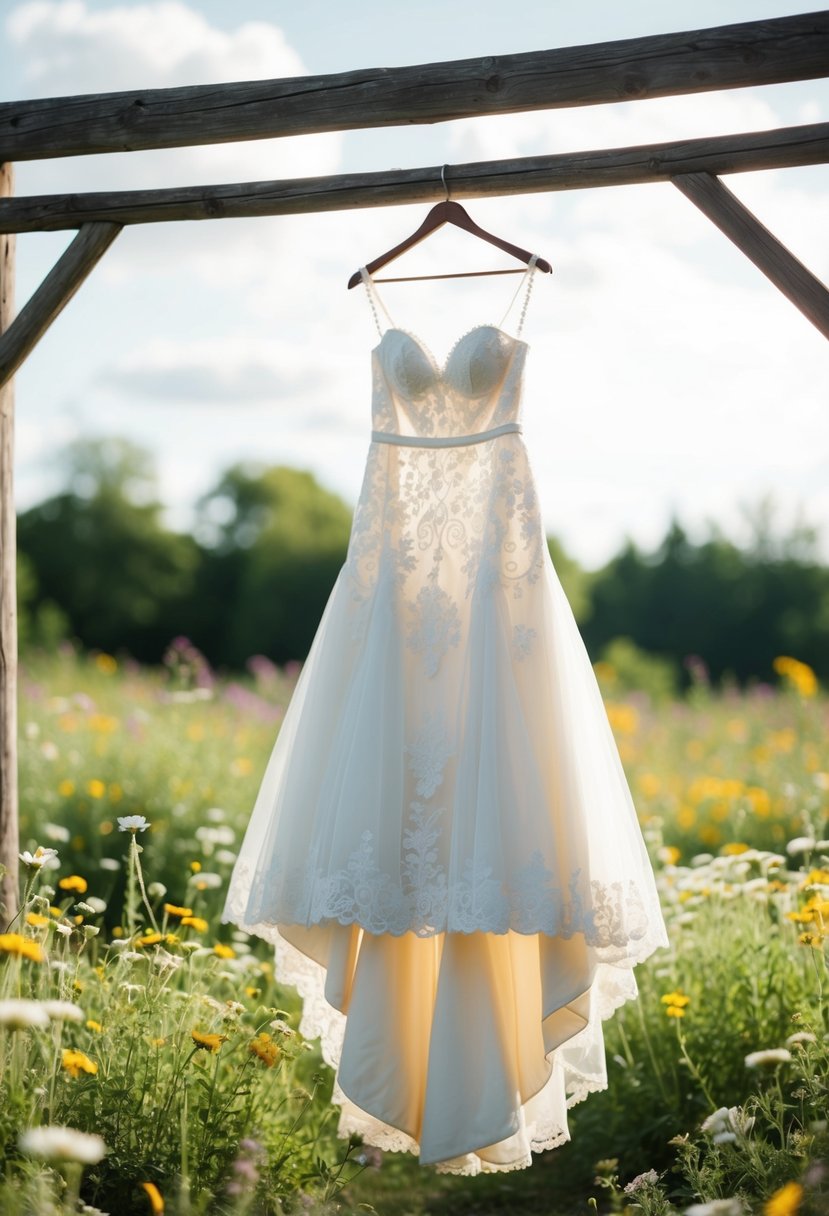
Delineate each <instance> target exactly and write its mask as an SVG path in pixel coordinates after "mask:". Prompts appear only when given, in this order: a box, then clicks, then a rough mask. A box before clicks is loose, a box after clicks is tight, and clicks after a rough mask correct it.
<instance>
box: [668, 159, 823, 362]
mask: <svg viewBox="0 0 829 1216" xmlns="http://www.w3.org/2000/svg"><path fill="white" fill-rule="evenodd" d="M673 182H674V185H675V186H676V187H677V189H679V190H681V191H682V193H683V194H684V195H685V197H686V198H689V199H690V200H691V202H692V203H695V204H696V205H697V207H699V209H700V210H701V211H702V212H703V213H704V214H705V215H707V216H708V218H709V219H710V220H711V221H712V223H714V224H716V225H717V227H718V228H719V229H720V230H721V231H722V232H724V233H725V235H726V236H727V237H729V238H730V239H731V240H732V241H733V242H734V244H735V245H736V246H737V247H738V248H739V249H741V250H742V251H743V253H744V254H745V255H746V257H747V258H750V259H751V261H752V262H753V263H754V265H755V266H757V267H758V269H760V270H762V272H763V274H764V275H766V277H767V278H769V279H771V281H772V283H774V285H775V287H778V288H779V289H780V291H782V292H783V295H784V296H786V298H787V299H788V300H791V302H792V304H794V306H795V307H796V308H799V309H800V311H801V312H802V313H803V314H804V316H806V317H808V318H809V320H810V321H811V322H812V324H813V325H815V326H816V327H817V328H818V329H819V330H820V332H821V333H822V334H823V336H824V338H829V290H827V288H826V286H825V285H824V284H823V283H821V281H820V279H818V278H816V276H815V275H813V274H812V272H811V271H810V270H808V269H807V268H806V267H805V266H804V265H803V263H802V262H800V261H798V259H797V258H796V257H795V256H794V254H793V253H791V251H790V250H788V249H787V248H786V246H785V245H783V244H782V243H781V242H780V241H779V240H778V239H777V237H776V236H774V235H773V234H772V233H771V232H769V230H768V228H766V227H765V226H764V225H763V224H761V223H760V221H759V220H758V219H757V217H756V216H755V215H753V214H752V212H751V211H749V209H748V207H746V205H745V204H744V203H742V202H741V201H740V200H739V199H738V198H737V197H736V195H734V194H733V193H732V192H731V191H730V190H729V189H728V187H727V186H725V185H723V183H722V182H721V181H720V180H719V179H718V178H716V177H712V176H711V174H710V173H685V174H683V175H682V176H680V177H675V178H674V179H673Z"/></svg>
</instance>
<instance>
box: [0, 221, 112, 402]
mask: <svg viewBox="0 0 829 1216" xmlns="http://www.w3.org/2000/svg"><path fill="white" fill-rule="evenodd" d="M120 231H121V225H120V224H113V223H109V222H101V223H91V224H84V225H83V226H82V227H81V228H80V230H79V231H78V235H77V236H76V237H75V239H74V241H73V242H72V244H71V245H70V246H69V248H68V249H66V250H65V252H64V253H63V254H62V255H61V256H60V258H58V260H57V262H56V263H55V265H54V266H53V267H52V269H51V270H50V271H49V273H48V274H47V276H46V278H45V279H44V280H43V282H42V283H41V284H40V286H39V287H38V288H37V290H36V291H35V292H34V293H33V295H32V296H31V298H30V299H29V300H28V302H27V303H26V304H24V306H23V307H22V308H21V310H20V312H19V313H18V314H17V316H16V317H15V319H14V320H13V321H12V323H11V325H10V326H9V327H8V329H6V330H5V331H4V332H3V333H2V334H0V385H3V384H5V383H6V381H7V380H9V379H11V377H12V376H13V375H14V373H15V371H16V370H17V368H18V367H20V365H21V363H22V362H23V360H24V359H25V358H26V356H27V355H28V354H29V352H30V351H31V350H32V349H33V348H34V346H35V345H36V344H37V343H38V342H39V341H40V339H41V338H42V337H43V335H44V334H45V333H46V330H47V329H48V328H49V326H50V325H51V324H52V322H53V321H54V319H55V317H57V316H58V314H59V313H60V312H61V311H62V310H63V309H64V308H65V307H66V305H67V304H68V303H69V301H70V300H71V299H72V296H73V295H74V294H75V292H76V291H77V290H78V288H79V287H80V285H81V283H83V281H84V279H85V278H86V276H87V275H88V274H89V272H90V271H91V270H92V268H93V266H95V265H96V263H97V262H98V261H100V259H101V258H102V257H103V255H104V254H105V253H106V251H107V249H109V247H110V245H111V244H112V242H113V241H114V240H115V238H116V237H117V235H118V233H119V232H120Z"/></svg>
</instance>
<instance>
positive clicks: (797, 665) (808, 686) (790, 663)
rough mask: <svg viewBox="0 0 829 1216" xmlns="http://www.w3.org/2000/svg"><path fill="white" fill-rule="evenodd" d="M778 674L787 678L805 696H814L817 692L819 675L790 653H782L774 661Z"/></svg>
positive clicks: (773, 664)
mask: <svg viewBox="0 0 829 1216" xmlns="http://www.w3.org/2000/svg"><path fill="white" fill-rule="evenodd" d="M772 666H773V668H774V670H775V671H776V672H777V674H778V675H781V676H783V677H784V678H785V679H787V680H788V681H789V682H790V683H791V684H793V685H794V687H795V688H796V689H797V691H798V692H799V693H800V695H801V696H803V697H813V696H814V695H815V693H816V692H817V676H816V675H815V673H814V672H813V671H812V669H811V667H809V666H808V664H806V663H801V662H800V660H799V659H793V658H792V657H791V656H790V655H785V654H781V655H778V656H777V658H776V659H775V660H774V662H773V663H772Z"/></svg>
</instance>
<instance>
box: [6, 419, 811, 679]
mask: <svg viewBox="0 0 829 1216" xmlns="http://www.w3.org/2000/svg"><path fill="white" fill-rule="evenodd" d="M62 468H63V472H64V486H63V488H62V489H61V490H60V491H59V492H58V493H56V494H54V495H53V496H51V497H49V498H47V499H45V500H44V501H42V502H40V503H38V504H37V505H35V506H33V507H31V508H29V509H28V510H26V511H23V512H21V513H19V515H18V546H19V558H18V606H19V620H20V638H21V648H23V649H25V647H26V646H29V645H40V646H46V647H48V646H51V645H54V644H56V643H57V641H59V640H60V639H61V638H64V637H69V638H73V639H75V640H76V641H77V642H78V643H80V645H81V646H83V647H86V648H96V649H101V650H104V651H108V652H110V653H113V654H119V653H120V654H124V653H126V654H129V655H130V656H131V657H132V658H134V659H136V660H138V661H140V662H144V663H149V664H156V663H158V662H160V660H161V657H162V655H163V653H164V651H165V649H166V647H167V646H168V644H169V642H170V640H171V639H172V638H173V637H177V636H181V635H185V636H186V637H188V638H189V639H190V640H191V641H192V642H193V644H194V645H195V646H197V647H198V649H199V650H201V651H202V653H203V654H204V655H205V657H206V658H207V659H208V661H209V662H210V663H211V664H212V665H213V667H214V668H216V669H217V670H219V671H222V670H226V671H227V672H228V673H229V672H236V671H240V670H242V669H243V667H244V665H245V663H246V661H247V659H248V658H249V657H250V656H251V655H253V654H265V655H267V656H268V657H269V658H270V659H272V660H273V661H274V662H276V663H280V664H282V663H285V662H286V661H288V660H302V659H303V658H304V657H305V655H306V654H307V652H308V648H309V646H310V644H311V641H312V639H313V636H314V633H315V631H316V628H317V625H318V623H319V619H320V616H321V614H322V610H323V608H324V606H325V602H326V600H327V598H328V595H329V593H330V591H331V588H332V586H333V584H334V580H335V578H336V576H337V573H338V571H339V569H340V567H341V566H342V563H343V561H344V560H345V556H346V550H347V547H348V537H349V532H350V528H351V515H352V512H351V508H350V507H349V506H348V505H347V504H346V503H345V502H343V500H342V499H340V498H339V497H338V496H337V495H335V494H332V493H331V492H329V491H327V490H326V489H324V488H323V487H322V486H320V485H319V484H318V483H317V481H316V480H315V478H314V477H313V475H312V474H311V473H308V472H304V471H301V470H298V469H293V468H286V467H283V466H270V467H268V466H265V465H257V464H251V463H240V464H235V465H233V466H232V467H230V468H228V469H227V470H225V471H224V472H223V473H222V475H221V476H220V478H219V479H218V481H217V483H216V485H215V486H213V487H212V488H211V489H210V490H209V491H208V492H207V493H206V494H204V495H203V496H202V497H201V498H200V499H199V501H198V503H197V504H196V510H195V526H194V528H193V530H192V534H188V533H182V532H177V531H174V530H173V529H171V528H170V527H168V526H167V525H166V524H165V522H164V519H163V506H162V504H161V502H160V501H159V498H158V493H157V479H156V474H155V468H154V463H153V457H152V455H151V453H149V452H148V451H146V450H145V449H143V448H141V447H139V446H137V445H135V444H133V443H132V442H130V441H128V440H124V439H120V438H106V439H100V440H94V441H90V440H79V441H76V442H74V443H72V444H70V445H69V446H68V447H67V449H65V452H64V454H63V457H62ZM746 516H747V519H748V520H749V522H750V525H751V533H752V534H751V538H750V540H749V542H748V543H745V544H743V545H742V546H738V545H737V544H736V543H735V542H733V541H732V540H730V539H729V538H728V537H726V536H725V535H723V533H722V532H721V530H720V529H719V528H718V527H717V526H716V525H709V535H708V536H707V538H706V539H704V540H702V541H698V542H694V541H692V540H691V539H690V537H689V536H688V534H687V532H686V530H685V529H684V528H683V526H682V524H681V523H680V522H679V520H677V519H676V518H673V519H672V520H671V522H670V525H669V527H668V529H667V531H666V534H665V536H664V538H663V540H662V541H661V543H660V544H659V545H658V546H657V547H656V549H655V550H654V551H652V552H644V551H643V550H642V549H640V548H639V547H638V546H637V545H636V544H635V543H634V542H633V541H632V540H630V539H627V540H626V541H625V543H624V544H623V545H622V547H621V548H620V550H619V552H618V553H616V554H615V555H614V556H613V557H612V558H611V559H610V560H609V561H608V562H606V563H605V564H604V565H603V566H602V567H601V568H600V569H597V570H585V569H584V568H583V567H582V566H581V565H580V564H579V563H578V562H577V561H576V560H575V559H574V558H573V557H572V556H570V555H569V554H568V553H567V552H566V551H565V549H564V547H563V546H562V544H561V543H560V542H559V541H558V539H557V538H555V537H548V544H549V548H550V553H551V556H552V559H553V564H554V565H555V567H556V570H557V572H558V575H559V577H560V579H561V582H562V584H563V586H564V590H565V592H566V594H567V597H568V599H569V601H570V604H571V606H572V608H573V612H574V615H575V617H576V620H577V622H578V625H579V628H580V630H581V633H582V636H583V638H584V641H585V644H586V646H587V649H588V652H589V654H590V657H591V659H592V660H593V661H594V662H595V661H597V660H599V659H605V660H606V659H607V658H608V656H610V655H612V656H614V658H615V660H616V661H617V662H619V661H621V662H623V663H624V662H625V661H634V662H637V663H640V664H643V665H644V667H646V668H649V669H650V671H651V673H652V674H653V673H658V676H659V679H660V680H662V682H663V683H665V684H666V685H671V686H673V687H674V688H676V689H682V688H683V687H687V685H688V684H689V683H690V682H691V680H692V678H693V674H694V672H696V674H697V675H698V674H699V671H700V670H701V669H702V670H704V671H706V672H707V675H708V678H710V680H711V682H712V683H715V684H717V683H721V682H722V681H724V680H730V681H736V682H739V683H743V684H744V683H746V682H750V681H753V680H769V681H771V680H773V679H774V676H773V672H772V662H773V659H774V657H775V656H777V655H780V654H787V655H794V656H796V657H797V658H799V659H801V660H802V661H803V662H806V663H808V664H809V665H810V666H811V667H812V668H813V669H814V670H815V672H816V673H817V675H818V677H819V678H821V679H822V680H826V679H827V678H829V567H827V566H825V565H824V564H823V563H822V562H821V561H820V559H819V555H818V539H819V538H818V535H817V533H816V531H815V529H814V528H813V527H811V526H809V525H807V524H803V523H798V524H796V525H795V526H793V527H792V528H790V530H789V531H788V533H786V534H784V535H779V536H778V535H776V534H775V532H774V508H773V504H772V503H771V501H770V500H768V499H764V500H761V501H760V502H759V503H758V504H755V505H754V506H753V507H752V508H750V509H748V510H747V511H746ZM625 656H627V660H626V659H625ZM631 656H633V658H632V660H631ZM692 669H693V670H692Z"/></svg>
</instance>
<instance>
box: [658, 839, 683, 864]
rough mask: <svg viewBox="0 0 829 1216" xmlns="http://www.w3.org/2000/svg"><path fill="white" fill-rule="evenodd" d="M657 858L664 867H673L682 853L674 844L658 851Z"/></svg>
mask: <svg viewBox="0 0 829 1216" xmlns="http://www.w3.org/2000/svg"><path fill="white" fill-rule="evenodd" d="M659 856H660V857H661V859H662V861H664V862H665V865H666V866H675V865H676V863H677V862H678V861H679V859H680V857H681V856H682V853H681V851H680V850H679V849H678V848H677V847H676V845H675V844H666V845H665V847H664V849H660V851H659Z"/></svg>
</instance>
